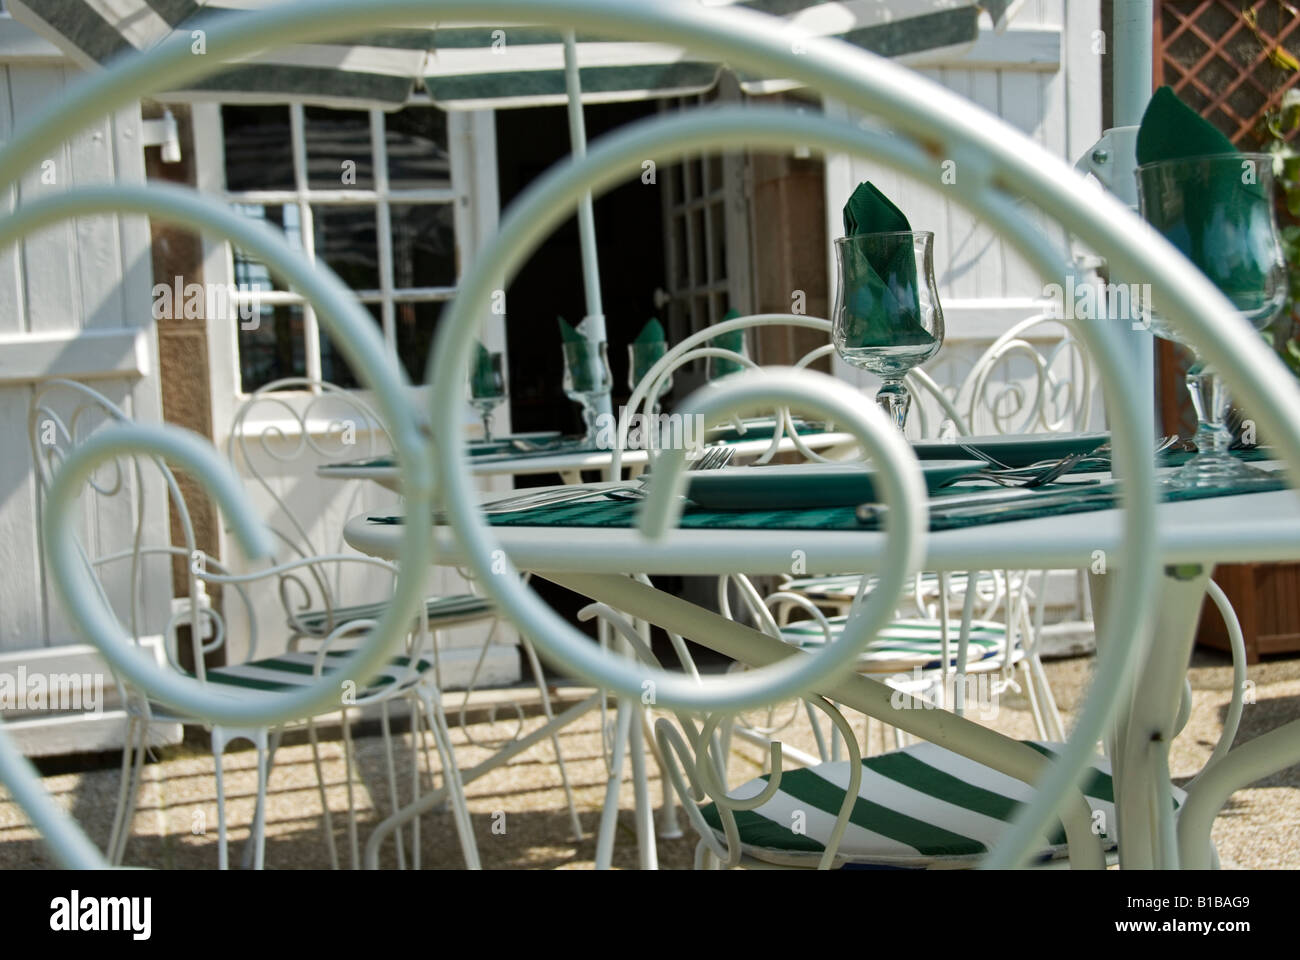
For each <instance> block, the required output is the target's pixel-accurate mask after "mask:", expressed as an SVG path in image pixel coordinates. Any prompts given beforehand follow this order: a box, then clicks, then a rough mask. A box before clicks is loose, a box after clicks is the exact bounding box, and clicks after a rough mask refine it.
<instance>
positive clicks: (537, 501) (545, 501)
mask: <svg viewBox="0 0 1300 960" xmlns="http://www.w3.org/2000/svg"><path fill="white" fill-rule="evenodd" d="M735 453H736V450H735V448H734V447H729V446H726V445H721V446H716V447H706V448H705V450H704V452H703V453H702V454H701V455H700V456H699V457H698V458H697V459H696V460H694V461H693V462H692V463H691V465H690V467H689V468H688V469H690V470H692V471H696V470H718V469H721V468H722V467H725V466H726V465H727V464H728V463H730V462H731V458H732V457H733V456H735ZM649 478H650V474H649V471H647V472H646V473H643V474H642V475H641V476H640V477H637V478H636V479H635V480H631V481H628V482H627V483H622V484H617V485H615V486H610V485H608V484H589V483H584V484H571V485H570V486H567V487H563V488H561V489H558V490H547V491H545V492H543V493H525V494H519V495H516V496H513V497H505V498H503V499H500V500H493V501H491V502H490V503H485V504H483V505H482V507H483V512H484V513H485V514H487V515H488V516H499V515H501V514H506V513H519V512H522V511H524V510H532V509H534V508H536V507H549V506H556V505H559V504H562V503H578V502H580V501H582V500H586V499H588V498H589V497H594V496H600V495H604V494H607V493H618V492H628V493H637V492H640V491H641V490H642V489H643V487H644V485H645V483H646V481H647V480H649ZM445 518H446V515H445V514H444V513H441V512H439V513H436V514H435V515H434V520H435V522H439V523H440V522H442V521H443V520H444V519H445Z"/></svg>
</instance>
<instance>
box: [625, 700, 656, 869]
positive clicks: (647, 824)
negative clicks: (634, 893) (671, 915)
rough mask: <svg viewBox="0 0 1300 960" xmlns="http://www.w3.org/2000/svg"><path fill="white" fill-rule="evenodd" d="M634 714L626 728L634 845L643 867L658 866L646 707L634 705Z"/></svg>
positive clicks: (651, 867) (654, 867) (652, 867)
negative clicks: (629, 756)
mask: <svg viewBox="0 0 1300 960" xmlns="http://www.w3.org/2000/svg"><path fill="white" fill-rule="evenodd" d="M633 709H634V710H635V712H636V714H637V715H636V717H634V718H633V720H632V723H631V725H630V726H629V728H628V751H629V752H630V753H631V754H632V792H633V795H634V797H635V800H636V805H635V808H634V809H635V812H636V846H637V853H638V856H639V859H640V864H641V869H642V870H658V869H659V851H658V849H657V847H656V845H655V820H654V806H653V804H651V803H650V780H649V778H648V776H647V772H646V762H645V753H646V750H645V727H644V723H645V710H644V708H643V707H641V706H639V705H638V706H636V707H634V708H633Z"/></svg>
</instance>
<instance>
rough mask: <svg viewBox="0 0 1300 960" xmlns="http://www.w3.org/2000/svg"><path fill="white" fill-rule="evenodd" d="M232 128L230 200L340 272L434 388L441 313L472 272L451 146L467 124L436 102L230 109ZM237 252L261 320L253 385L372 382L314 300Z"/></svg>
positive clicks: (242, 360)
mask: <svg viewBox="0 0 1300 960" xmlns="http://www.w3.org/2000/svg"><path fill="white" fill-rule="evenodd" d="M221 128H222V133H223V142H224V147H223V150H224V161H225V190H226V194H225V195H226V200H227V201H228V202H229V203H231V204H232V205H233V206H234V207H235V208H236V209H237V210H239V211H240V212H242V213H244V214H245V215H247V216H249V217H253V218H256V219H259V220H263V221H265V222H267V223H269V224H272V225H274V226H276V227H278V228H279V229H281V230H283V231H284V233H285V235H286V236H287V237H288V239H289V242H290V243H291V244H292V245H294V246H295V247H297V248H299V249H300V250H302V251H303V253H304V254H305V255H306V256H307V258H308V259H309V260H311V261H313V262H317V263H323V264H325V265H327V266H328V267H329V268H330V269H331V270H333V271H334V272H335V273H336V274H338V276H339V277H340V278H341V279H342V280H343V282H344V283H346V284H347V285H348V286H349V287H351V288H352V290H354V291H355V292H356V295H357V298H358V299H359V300H360V302H361V303H362V304H363V305H364V306H365V307H366V308H367V309H368V310H369V312H370V313H371V315H373V316H374V318H375V322H376V323H377V324H378V325H379V327H380V329H381V330H382V331H383V333H384V338H385V340H386V341H387V343H388V345H389V347H390V348H391V349H392V350H393V351H394V352H395V354H396V356H397V358H398V360H399V361H400V362H401V364H402V365H403V367H404V368H405V369H406V372H407V375H408V376H409V377H410V378H411V381H412V382H413V383H417V384H419V383H423V381H424V368H425V364H426V362H427V360H428V356H429V348H430V346H431V344H432V342H433V335H434V330H435V327H436V325H437V318H438V316H439V314H440V312H441V310H442V304H443V302H444V301H446V300H448V299H450V298H451V297H452V296H453V295H454V294H455V292H456V283H457V281H458V279H459V277H460V271H461V267H462V264H461V263H460V262H459V256H458V251H459V249H460V247H459V245H458V242H457V241H458V217H459V215H460V213H459V211H460V209H461V208H465V207H468V205H469V198H468V195H467V193H468V191H466V190H465V189H463V188H462V186H461V184H460V182H459V180H460V178H459V177H458V176H457V173H456V171H455V170H454V166H455V165H454V164H453V163H452V154H453V152H454V151H453V149H452V141H453V140H454V139H455V137H456V136H457V135H458V134H459V133H460V132H461V131H463V129H464V121H463V119H462V118H461V117H459V116H455V115H449V114H447V113H444V112H443V111H441V110H439V109H437V108H435V107H432V106H409V107H407V108H406V109H404V110H401V111H399V112H396V113H389V114H385V113H383V112H382V111H379V110H371V111H364V110H332V109H328V108H324V107H310V106H301V105H296V104H295V105H291V106H243V105H239V106H236V105H227V106H223V107H222V108H221ZM462 135H463V134H462ZM231 255H232V260H233V263H232V269H233V273H232V277H231V279H232V282H233V284H234V285H235V286H236V287H239V288H240V290H241V292H240V293H239V295H238V298H239V299H238V302H239V303H240V305H241V306H244V307H245V309H247V308H248V307H249V306H250V305H252V304H256V307H255V309H256V310H257V311H258V312H259V314H260V322H259V323H258V324H257V325H256V326H255V327H254V328H253V329H246V330H245V329H241V330H240V331H239V334H238V345H237V350H238V368H239V378H240V382H239V384H238V387H239V390H240V392H242V393H249V392H251V391H253V390H256V389H257V388H258V387H261V386H264V385H265V384H267V383H270V382H271V381H273V380H276V379H279V378H281V377H292V376H300V377H311V378H313V379H324V380H328V381H331V382H333V383H336V384H338V385H339V386H343V387H357V386H360V383H359V382H358V380H357V377H356V376H355V374H354V373H353V372H352V370H350V369H349V368H348V365H347V363H346V361H345V360H344V359H343V356H342V354H341V352H340V351H339V350H338V348H337V347H335V346H334V344H332V343H331V342H330V340H329V337H328V335H327V334H326V332H325V331H324V329H323V328H321V327H320V326H319V325H318V324H317V320H316V315H315V311H314V310H313V308H312V307H311V306H310V305H309V304H307V303H306V302H305V301H304V300H303V298H302V297H301V296H299V295H298V294H297V293H294V292H292V291H290V290H288V289H287V285H286V284H285V283H284V281H283V280H282V279H280V278H278V277H276V276H274V275H273V274H272V273H271V272H270V271H269V270H268V269H267V267H266V265H265V264H263V263H262V262H260V261H259V260H257V259H256V258H255V257H253V256H252V255H251V254H249V253H247V252H246V251H243V250H240V249H238V248H234V249H233V250H232V253H231ZM250 290H251V291H254V292H246V291H250ZM241 326H250V327H252V326H253V325H251V324H241Z"/></svg>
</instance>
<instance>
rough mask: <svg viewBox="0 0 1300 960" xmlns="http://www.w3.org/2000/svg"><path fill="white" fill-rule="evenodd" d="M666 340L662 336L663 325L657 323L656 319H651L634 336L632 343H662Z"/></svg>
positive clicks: (657, 319)
mask: <svg viewBox="0 0 1300 960" xmlns="http://www.w3.org/2000/svg"><path fill="white" fill-rule="evenodd" d="M666 340H667V338H666V337H665V336H664V325H663V324H662V323H660V322H659V318H658V317H651V318H650V320H649V321H648V322H647V323H646V325H645V326H644V327H642V328H641V332H640V333H638V334H637V335H636V339H635V340H634V341H632V342H633V343H664V342H666Z"/></svg>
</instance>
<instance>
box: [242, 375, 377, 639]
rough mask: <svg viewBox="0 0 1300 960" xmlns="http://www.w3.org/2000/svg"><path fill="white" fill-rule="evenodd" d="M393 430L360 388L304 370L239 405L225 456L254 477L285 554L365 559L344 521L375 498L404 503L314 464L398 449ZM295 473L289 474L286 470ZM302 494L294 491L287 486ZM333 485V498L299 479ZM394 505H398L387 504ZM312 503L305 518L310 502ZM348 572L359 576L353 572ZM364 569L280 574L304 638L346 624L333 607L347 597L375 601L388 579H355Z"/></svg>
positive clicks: (321, 567) (344, 566) (291, 618)
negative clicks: (319, 617) (305, 488)
mask: <svg viewBox="0 0 1300 960" xmlns="http://www.w3.org/2000/svg"><path fill="white" fill-rule="evenodd" d="M392 452H393V442H392V437H391V436H389V433H388V430H387V428H385V426H384V423H383V420H382V418H381V417H380V416H379V414H378V412H377V411H376V410H375V409H374V407H373V406H372V405H371V404H369V403H368V402H367V401H366V400H365V399H364V398H363V397H362V396H360V395H359V394H357V393H356V392H353V391H349V390H345V389H343V388H341V387H338V386H336V385H335V384H332V383H328V382H325V381H320V380H313V379H309V378H306V377H286V378H283V379H280V380H275V381H273V382H271V383H268V384H266V385H264V386H262V387H259V388H258V389H257V390H255V391H254V392H253V393H251V394H249V395H248V397H247V398H246V399H245V400H244V402H243V403H242V404H240V406H239V409H238V410H237V411H236V412H235V416H234V418H233V419H232V421H231V426H230V433H229V435H228V436H227V438H226V457H227V459H228V460H229V461H230V463H231V465H232V466H233V467H234V468H235V469H236V470H237V471H239V472H240V473H241V474H243V475H245V476H247V477H248V479H249V481H250V482H251V484H252V485H253V487H254V488H255V491H254V492H256V494H257V496H258V497H259V499H263V500H264V504H263V508H264V510H265V514H264V515H265V518H266V521H267V525H268V526H269V528H270V530H271V532H272V534H273V535H274V536H275V538H276V540H277V542H278V544H279V546H278V548H277V556H279V557H281V558H282V559H285V560H289V559H306V558H309V557H317V558H321V557H325V556H326V555H332V554H345V555H352V556H357V554H356V553H355V551H353V550H352V549H351V548H350V547H348V546H347V545H346V543H344V541H343V530H342V527H343V525H342V523H341V522H339V523H332V522H331V520H332V518H334V517H339V518H347V517H352V516H355V515H356V514H357V513H360V512H363V511H365V510H370V509H376V508H377V506H378V505H377V504H376V503H375V502H374V497H376V496H379V497H382V498H384V499H385V500H392V501H394V502H395V501H396V497H395V496H393V495H392V494H387V493H385V492H381V491H379V489H378V488H377V487H376V485H374V484H371V483H369V482H367V481H363V480H318V479H317V478H315V477H314V476H312V470H313V469H314V468H315V467H316V466H319V465H320V464H322V463H326V462H329V461H337V460H342V459H362V458H373V457H378V456H384V455H391V454H392ZM281 470H288V471H289V474H288V476H287V477H285V476H282V475H281V473H280V471H281ZM286 483H287V484H289V485H290V486H291V487H292V488H293V490H294V491H295V495H293V496H286V490H285V484H286ZM303 484H312V485H314V488H316V487H318V488H322V489H326V490H328V492H329V494H330V497H329V500H328V502H324V501H323V499H322V498H320V497H317V496H314V495H312V494H311V493H308V494H307V495H303V493H302V492H301V489H300V488H301V486H302V485H303ZM385 505H386V506H391V505H392V504H387V503H386V504H385ZM304 506H308V507H310V508H311V511H312V512H311V513H310V515H304V512H303V507H304ZM345 573H351V574H352V576H349V577H345V576H344V574H345ZM356 573H357V571H356V568H355V565H351V564H348V563H344V562H327V561H324V560H319V561H318V562H316V563H311V564H302V565H298V566H296V567H294V568H293V569H292V570H290V571H287V572H286V573H284V574H283V575H282V577H281V578H280V580H279V582H278V596H279V601H280V604H281V607H282V608H283V612H284V614H285V617H286V618H287V620H288V622H289V624H290V625H291V627H292V629H293V631H294V633H295V634H296V635H298V636H323V635H324V634H327V633H329V632H331V631H332V630H334V629H335V628H336V627H337V626H339V623H341V622H342V621H338V620H336V615H335V611H336V610H338V609H339V608H340V607H344V606H346V605H347V603H348V602H349V599H350V598H351V599H357V600H363V601H364V600H368V599H373V598H372V596H370V595H371V594H373V593H374V592H375V591H376V590H382V589H386V587H387V582H386V581H385V582H383V583H380V582H377V581H376V582H371V581H372V579H373V578H369V577H363V578H362V580H363V581H364V582H355V581H356ZM309 611H310V612H312V613H313V614H318V613H322V612H323V614H324V621H323V622H316V621H315V617H313V622H311V623H308V622H304V620H303V619H302V615H303V614H305V613H307V612H309Z"/></svg>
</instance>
